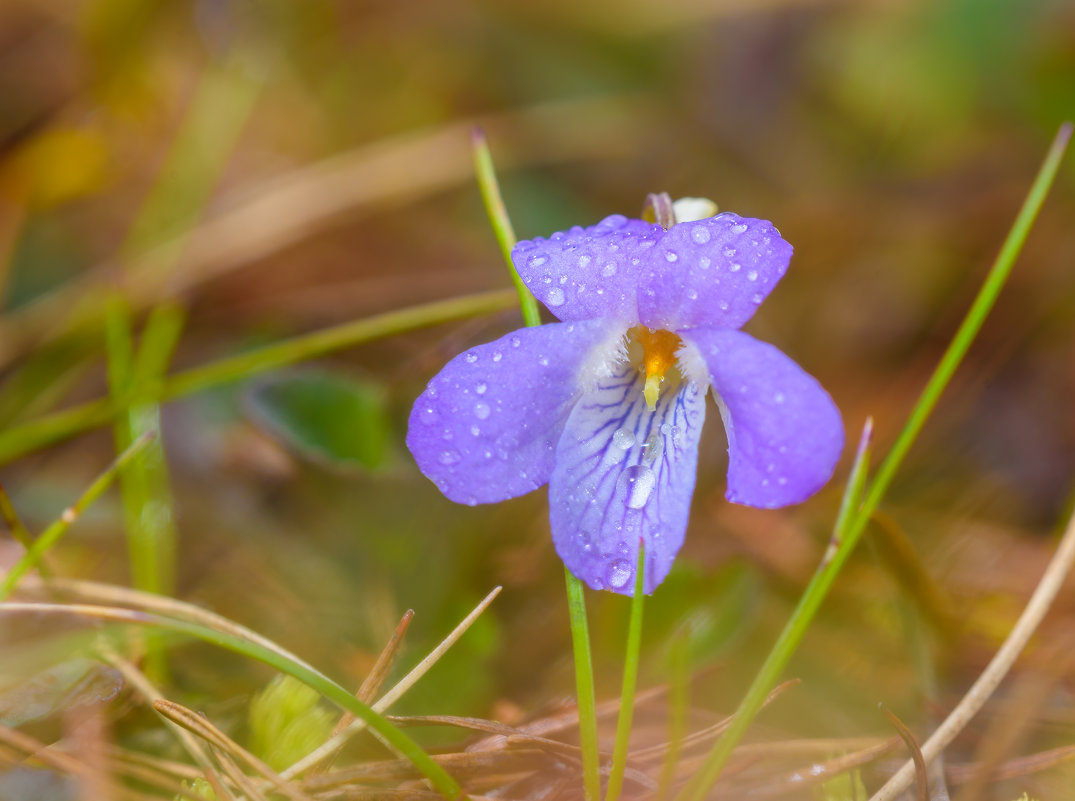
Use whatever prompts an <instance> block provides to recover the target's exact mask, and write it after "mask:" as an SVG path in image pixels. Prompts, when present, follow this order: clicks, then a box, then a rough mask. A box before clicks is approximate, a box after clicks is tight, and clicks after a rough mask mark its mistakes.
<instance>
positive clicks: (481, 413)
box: [474, 401, 492, 420]
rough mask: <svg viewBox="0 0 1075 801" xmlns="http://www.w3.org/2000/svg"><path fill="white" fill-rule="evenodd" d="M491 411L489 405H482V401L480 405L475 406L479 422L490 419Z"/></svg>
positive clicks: (475, 414) (475, 413)
mask: <svg viewBox="0 0 1075 801" xmlns="http://www.w3.org/2000/svg"><path fill="white" fill-rule="evenodd" d="M491 411H492V410H491V409H490V408H489V404H488V403H482V402H481V401H479V402H478V403H475V404H474V416H475V417H477V418H478V419H479V420H485V419H486V418H487V417H489V413H490V412H491Z"/></svg>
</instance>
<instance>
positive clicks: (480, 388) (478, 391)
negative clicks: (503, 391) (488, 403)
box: [474, 384, 489, 395]
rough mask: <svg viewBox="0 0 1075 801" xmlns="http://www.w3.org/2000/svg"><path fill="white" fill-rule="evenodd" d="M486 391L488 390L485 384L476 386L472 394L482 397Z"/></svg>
mask: <svg viewBox="0 0 1075 801" xmlns="http://www.w3.org/2000/svg"><path fill="white" fill-rule="evenodd" d="M487 389H489V386H488V385H487V384H478V386H476V387H474V392H475V393H476V394H478V395H484V394H485V391H486V390H487Z"/></svg>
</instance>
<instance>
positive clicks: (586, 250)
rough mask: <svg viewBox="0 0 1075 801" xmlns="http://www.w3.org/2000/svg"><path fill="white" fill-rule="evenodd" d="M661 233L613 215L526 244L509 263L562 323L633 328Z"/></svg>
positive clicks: (519, 248) (515, 252)
mask: <svg viewBox="0 0 1075 801" xmlns="http://www.w3.org/2000/svg"><path fill="white" fill-rule="evenodd" d="M663 233H664V232H663V231H662V230H661V227H660V226H659V225H653V224H652V223H647V222H643V221H642V220H629V219H627V218H626V217H624V216H623V215H621V214H614V215H613V216H611V217H606V218H605V219H603V220H602V221H601V222H599V223H598V224H597V225H591V226H590V227H589V228H581V227H579V226H575V227H574V228H572V229H571V230H570V231H559V232H557V233H555V234H553V235H552V236H551V237H549V238H548V239H543V238H541V237H537V238H535V239H531V240H523V241H522V242H519V244H517V245H516V246H515V248H514V250H512V252H511V259H512V261H513V262H514V263H515V269H516V270H518V272H519V276H520V277H521V278H522V279H523V283H524V284H526V285H527V287H529V288H530V291H531V292H533V293H534V296H535V297H536V298H537V299H538V300H540V301H541V302H542V303H544V304H545V305H546V306H548V307H549V310H550V311H551V312H552V313H553V314H555V315H556V316H557V317H558V318H560V319H561V320H564V321H565V322H567V321H571V320H590V319H593V318H596V317H607V318H615V319H618V320H622V321H629V322H631V323H634V322H635V321H637V319H638V306H637V304H636V301H635V291H636V287H637V286H638V273H639V270H640V269H641V267H642V265H643V263H644V257H645V255H646V253H647V252H649V251H650V250H651V249H652V248H653V245H654V243H655V242H656V241H657V239H659V238H660V237H661V235H662V234H663Z"/></svg>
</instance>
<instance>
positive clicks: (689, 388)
mask: <svg viewBox="0 0 1075 801" xmlns="http://www.w3.org/2000/svg"><path fill="white" fill-rule="evenodd" d="M614 372H615V374H614V375H612V376H610V377H608V378H603V379H600V380H598V382H597V384H596V386H595V388H594V389H591V390H589V391H587V392H586V393H585V394H584V395H583V396H582V397H581V398H580V399H579V402H578V404H577V405H576V406H575V408H574V409H573V410H572V411H571V416H570V417H569V418H568V420H567V425H566V426H565V427H564V433H563V436H562V437H561V438H560V444H559V445H558V446H557V448H556V469H555V470H553V473H552V478H551V479H550V481H549V516H550V521H551V524H552V538H553V544H554V545H555V546H556V552H557V553H558V554H559V555H560V558H561V559H563V560H564V564H565V565H567V567H568V569H569V570H570V571H571V572H572V573H574V574H575V575H576V576H578V577H579V578H580V579H582V580H583V581H585V582H586V583H587V584H588V585H590V586H591V587H593V588H594V589H609V590H613V591H614V592H619V593H622V594H625V595H632V594H633V593H634V575H635V569H636V566H637V564H638V540H639V538H640V537H641V538H642V540H643V542H644V543H645V547H646V575H645V585H644V586H645V591H646V592H647V593H651V592H653V590H654V589H656V587H657V585H658V584H660V583H661V582H662V581H663V580H664V577H665V576H666V575H668V571H669V569H670V568H671V566H672V560H673V559H675V556H676V553H677V552H678V551H679V547H680V546H681V545H682V544H683V535H684V532H685V531H686V530H687V518H688V514H689V511H690V505H691V495H692V493H693V492H694V476H695V471H696V467H697V462H698V437H699V434H700V433H701V430H702V421H703V420H704V419H705V390H704V388H700V387H698V386H697V385H696V384H694V383H693V382H692V383H687V382H684V383H683V384H681V385H680V387H679V388H678V390H676V391H672V390H671V389H666V390H665V391H664V392H662V393H661V395H660V397H659V399H658V402H657V409H656V411H654V412H650V411H647V410H646V403H645V400H644V399H643V397H642V387H643V378H642V376H641V374H640V373H639V371H638V370H637V368H636V367H633V366H632V365H630V364H624V365H623V366H622V367H620V368H619V369H617V370H615V371H614Z"/></svg>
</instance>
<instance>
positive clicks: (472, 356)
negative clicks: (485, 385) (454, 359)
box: [463, 351, 478, 364]
mask: <svg viewBox="0 0 1075 801" xmlns="http://www.w3.org/2000/svg"><path fill="white" fill-rule="evenodd" d="M463 358H464V359H466V361H467V364H474V362H476V361H478V354H477V353H474V351H471V352H470V353H468V354H467V355H466V356H464V357H463Z"/></svg>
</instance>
